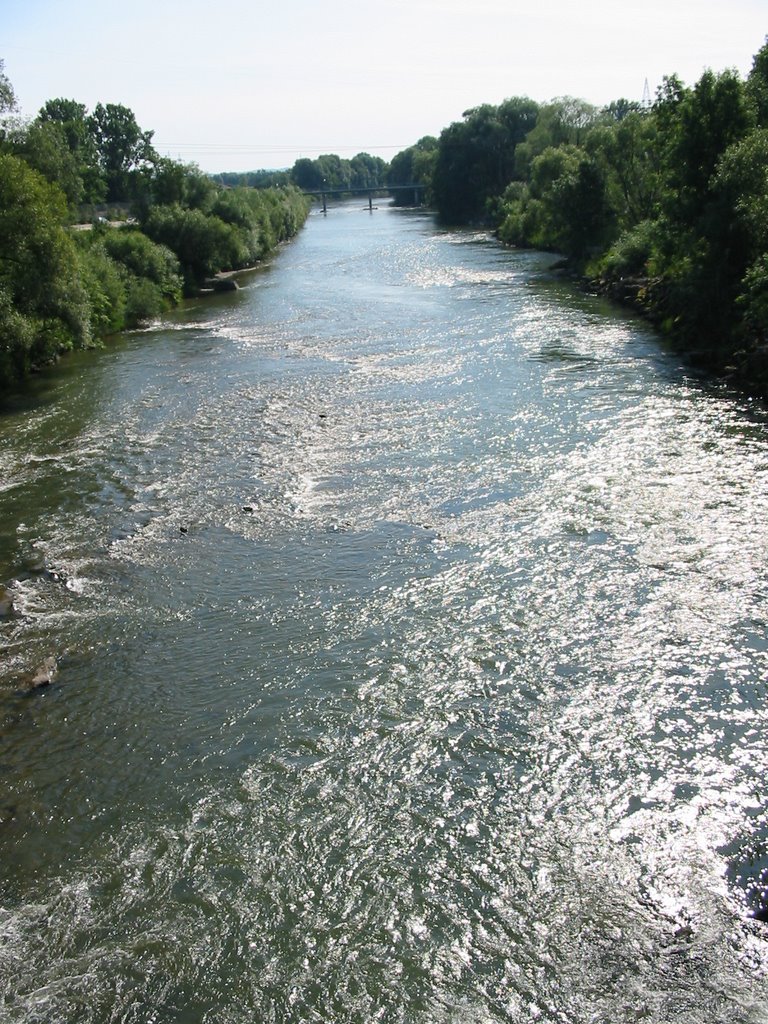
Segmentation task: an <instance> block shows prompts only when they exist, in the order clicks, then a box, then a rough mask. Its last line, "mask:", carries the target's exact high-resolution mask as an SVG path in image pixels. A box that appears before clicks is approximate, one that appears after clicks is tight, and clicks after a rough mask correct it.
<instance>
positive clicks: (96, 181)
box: [0, 61, 308, 392]
mask: <svg viewBox="0 0 768 1024" xmlns="http://www.w3.org/2000/svg"><path fill="white" fill-rule="evenodd" d="M15 109H16V103H15V97H14V93H13V88H12V86H11V83H10V82H9V81H8V79H7V77H6V76H5V74H4V73H3V64H2V62H1V61H0V392H2V391H7V390H8V389H9V388H11V387H13V386H14V385H16V384H18V383H19V382H20V381H21V380H23V378H24V377H25V376H26V374H28V373H29V371H30V370H31V369H33V368H35V367H37V366H40V365H42V364H44V363H45V362H48V361H50V360H51V359H53V358H55V357H56V356H57V355H59V354H60V353H62V352H66V351H69V350H71V349H75V348H82V347H87V346H89V345H93V344H96V343H98V341H99V339H101V338H103V337H104V336H106V335H108V334H111V333H114V332H116V331H119V330H122V329H124V328H126V327H132V326H135V325H137V324H139V323H141V322H142V321H145V320H147V319H150V318H152V317H155V316H157V315H158V314H159V313H161V312H162V311H163V310H164V309H167V308H169V307H170V306H172V305H173V304H175V303H177V302H178V301H179V299H180V298H181V297H182V295H185V294H186V295H189V294H194V293H195V292H197V291H198V290H199V289H200V287H201V286H202V285H203V283H204V281H205V280H206V278H209V277H211V276H213V275H215V274H216V273H218V272H219V271H222V270H237V269H241V268H243V267H247V266H251V265H253V264H254V263H255V262H257V261H258V260H260V259H262V258H263V257H264V256H266V255H267V254H268V253H269V252H271V251H272V250H273V249H274V248H275V246H276V245H277V244H278V243H279V242H281V241H282V240H284V239H287V238H290V237H291V236H292V235H294V234H295V233H296V232H297V231H298V230H299V228H300V227H301V225H302V224H303V222H304V219H305V218H306V215H307V212H308V203H307V200H306V199H305V197H304V196H303V195H302V194H301V192H300V191H299V190H298V189H297V188H295V187H294V186H292V185H290V184H286V185H282V186H281V187H272V188H267V189H262V190H259V191H255V190H253V189H247V188H242V187H241V188H223V187H222V186H221V185H220V184H217V183H215V182H214V181H213V180H212V179H211V178H210V177H208V176H207V175H205V174H203V173H202V172H201V171H200V170H199V169H198V168H197V167H194V166H188V165H184V164H180V163H177V162H175V161H173V160H169V159H166V158H163V157H160V156H158V154H157V153H156V152H155V150H154V149H153V147H152V132H146V131H143V130H142V129H141V128H140V127H139V126H138V124H137V123H136V119H135V117H134V115H133V113H132V112H131V111H130V110H129V109H128V108H127V107H124V106H122V105H120V104H106V105H102V104H97V106H96V108H95V109H94V110H93V111H92V112H91V113H89V112H88V110H87V109H86V107H85V106H84V105H83V104H81V103H77V102H76V101H74V100H65V99H54V100H50V101H48V102H47V103H46V104H45V106H44V107H43V108H42V109H41V110H40V112H39V113H38V115H37V117H35V118H34V119H33V120H31V121H23V120H21V119H20V118H18V117H17V116H16V115H15ZM102 204H109V206H102ZM99 209H104V211H105V212H106V211H107V210H111V211H112V213H113V214H114V213H115V211H119V214H118V215H119V216H120V217H121V218H123V219H124V221H125V223H124V224H123V225H122V226H120V227H114V226H109V225H108V224H107V223H106V218H104V217H99V218H96V220H97V222H96V223H95V224H94V226H93V230H75V227H76V222H77V221H79V220H82V218H83V216H84V215H86V216H88V217H91V218H92V217H93V216H94V213H95V211H97V210H99Z"/></svg>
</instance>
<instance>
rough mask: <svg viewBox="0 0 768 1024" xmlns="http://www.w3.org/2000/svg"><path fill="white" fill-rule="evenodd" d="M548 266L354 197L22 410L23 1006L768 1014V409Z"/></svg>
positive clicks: (2, 852) (611, 1019)
mask: <svg viewBox="0 0 768 1024" xmlns="http://www.w3.org/2000/svg"><path fill="white" fill-rule="evenodd" d="M547 264H548V258H547V257H544V256H540V255H537V254H531V253H518V252H512V251H505V250H502V249H500V248H499V247H497V246H496V244H495V243H493V242H492V241H490V240H489V239H488V238H486V237H485V236H481V235H476V234H471V233H459V232H446V231H440V230H438V229H436V227H435V225H434V223H433V222H432V220H431V219H430V218H429V217H428V216H427V215H424V214H414V213H407V212H402V211H396V210H392V209H388V208H385V207H382V208H381V209H379V210H377V211H374V213H373V214H369V213H368V211H367V209H366V210H365V211H363V210H361V209H360V204H348V205H346V206H342V207H340V208H337V209H334V210H330V211H329V213H328V216H327V217H325V218H323V217H322V216H321V215H314V216H313V217H312V218H311V219H310V221H309V223H308V225H307V227H306V229H305V231H304V232H303V234H302V235H301V237H300V238H299V239H298V240H297V241H296V242H295V243H293V244H292V245H291V246H290V247H288V248H286V249H284V250H283V251H282V252H281V254H280V255H279V257H278V258H277V259H276V260H275V263H274V265H273V266H272V267H271V268H270V269H268V270H266V271H264V272H261V273H258V274H255V275H253V276H251V277H250V278H249V279H248V281H247V284H246V286H245V287H244V288H243V289H242V290H241V291H240V292H238V293H236V294H234V295H231V296H226V297H221V298H216V299H211V300H207V301H204V302H200V303H199V304H197V305H192V306H190V307H189V308H187V309H186V310H185V311H183V312H181V313H178V314H175V315H174V316H173V317H171V318H169V319H168V321H167V322H164V323H161V324H158V325H156V326H154V327H153V328H152V329H151V330H148V331H145V332H140V333H137V334H135V335H132V336H130V337H128V338H127V339H124V340H122V341H120V342H119V343H118V344H116V345H115V346H113V347H110V349H109V350H108V351H105V352H103V353H99V354H97V355H95V356H94V355H89V356H84V357H79V358H75V359H72V360H70V361H69V362H68V363H67V364H66V365H64V366H63V367H61V368H59V369H58V370H57V371H56V372H55V373H53V374H51V375H49V376H48V377H47V378H46V379H44V380H41V381H40V382H39V383H38V385H37V387H36V391H35V394H34V395H32V396H31V397H30V398H29V399H28V400H27V401H26V404H25V405H24V407H19V408H18V409H17V410H16V411H14V412H12V413H10V414H9V415H6V416H4V417H3V418H2V419H0V487H1V488H2V490H1V491H0V583H4V584H5V585H6V587H7V590H8V592H9V594H10V596H11V597H12V600H13V604H14V608H15V613H16V614H15V615H14V617H12V618H6V619H4V620H2V621H0V643H2V645H3V646H2V649H3V654H4V662H3V664H4V667H3V670H2V675H0V1019H2V1020H3V1021H9V1022H38V1021H40V1022H42V1021H46V1022H48V1021H62V1022H93V1024H97V1022H98V1024H101V1022H107V1021H109V1022H121V1024H122V1022H137V1024H139V1022H141V1024H144V1022H157V1024H165V1022H179V1024H193V1022H200V1024H234V1022H238V1024H239V1022H251V1021H264V1022H274V1024H283V1022H286V1024H294V1022H296V1024H298V1022H355V1024H358V1022H359V1024H368V1022H375V1021H381V1022H385V1024H396V1022H413V1024H417V1022H418V1024H422V1022H424V1024H427V1022H429V1024H432V1022H435V1024H438V1022H440V1024H442V1022H455V1024H459V1022H461V1024H464V1022H470V1024H486V1022H497V1021H509V1022H526V1021H537V1022H556V1024H619V1022H624V1021H643V1022H665V1021H670V1022H672V1021H674V1022H690V1024H694V1022H695V1024H710V1022H729V1024H730V1022H732V1024H759V1022H765V1021H767V1020H768V978H766V971H767V969H768V944H767V939H766V933H768V925H766V924H763V923H762V922H761V921H759V920H757V919H753V918H752V917H751V916H750V914H751V913H753V912H755V911H760V909H761V907H763V906H764V905H765V903H764V897H763V895H762V888H761V887H762V885H763V884H768V875H767V874H766V872H768V846H767V845H766V843H767V842H768V822H767V820H766V778H767V777H768V749H767V747H766V741H765V735H766V733H765V725H766V697H767V696H768V685H767V680H768V672H767V668H768V656H767V651H768V642H767V640H766V615H767V614H768V557H767V556H768V517H767V516H766V511H767V510H768V447H767V445H766V441H767V437H766V421H765V417H764V415H763V413H762V412H761V411H760V410H759V409H756V408H752V407H751V406H750V405H749V403H748V402H747V401H746V400H742V399H738V398H735V397H734V396H732V395H729V394H728V393H725V392H722V391H714V392H713V391H712V390H711V389H708V388H707V387H706V386H705V385H704V384H703V383H702V382H700V381H698V380H696V379H695V378H693V377H691V376H690V375H688V374H687V373H686V371H685V369H684V368H683V367H682V366H681V365H680V364H679V363H678V362H677V361H676V360H675V359H674V358H673V357H671V356H669V355H668V354H667V353H665V351H664V350H663V348H662V347H661V345H660V344H659V342H658V341H657V340H656V339H655V338H654V336H653V335H652V334H651V333H650V332H649V331H648V329H647V328H646V327H645V326H643V325H642V324H641V323H639V322H637V321H635V320H631V319H627V317H626V316H624V315H622V314H620V313H617V312H616V311H614V310H611V308H610V307H608V306H606V305H605V304H603V303H602V302H601V301H599V300H597V299H593V298H590V297H585V296H581V295H579V294H574V292H573V291H572V290H571V288H570V287H569V286H567V285H565V284H564V283H562V282H558V281H556V280H554V279H553V278H552V277H551V276H550V275H549V274H548V272H547V270H546V267H547ZM50 656H56V657H57V658H58V660H59V673H58V676H57V678H56V679H55V681H54V683H53V685H52V686H50V687H47V688H45V689H43V690H40V691H38V692H35V693H33V694H31V695H30V694H28V693H26V692H25V685H26V682H27V681H28V680H29V678H30V676H31V675H32V674H33V673H34V670H35V668H36V666H37V665H39V664H40V663H41V662H42V661H43V660H44V659H45V658H47V657H50Z"/></svg>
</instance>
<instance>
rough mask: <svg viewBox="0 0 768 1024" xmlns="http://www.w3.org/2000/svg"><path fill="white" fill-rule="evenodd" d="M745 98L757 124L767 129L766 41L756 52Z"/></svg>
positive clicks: (767, 68)
mask: <svg viewBox="0 0 768 1024" xmlns="http://www.w3.org/2000/svg"><path fill="white" fill-rule="evenodd" d="M747 96H748V98H749V101H750V103H751V104H752V109H753V112H754V116H755V119H756V121H757V124H758V125H759V127H761V128H768V41H766V43H765V45H764V46H763V47H762V48H761V49H760V50H758V51H757V53H756V55H755V59H754V61H753V62H752V70H751V71H750V73H749V78H748V79H747Z"/></svg>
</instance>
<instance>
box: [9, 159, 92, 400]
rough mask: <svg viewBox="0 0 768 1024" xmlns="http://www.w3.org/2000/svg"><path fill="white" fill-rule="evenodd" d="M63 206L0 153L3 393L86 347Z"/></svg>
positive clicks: (85, 313) (56, 193) (83, 309)
mask: <svg viewBox="0 0 768 1024" xmlns="http://www.w3.org/2000/svg"><path fill="white" fill-rule="evenodd" d="M65 219H66V202H65V199H64V196H63V194H62V193H61V191H60V190H59V189H58V188H56V187H55V186H54V185H51V184H49V183H48V182H47V181H46V180H45V179H44V178H43V177H42V176H41V175H40V174H38V173H37V172H36V171H34V170H33V169H32V168H31V167H29V165H28V164H27V163H26V162H25V161H24V160H22V159H21V158H20V157H17V156H13V155H11V154H0V295H1V296H2V302H1V303H0V305H2V307H3V309H4V310H5V312H4V314H3V316H4V319H5V322H6V324H7V325H8V327H9V334H8V335H6V336H0V380H1V381H2V382H3V384H4V385H5V386H6V387H7V386H8V385H9V384H10V383H13V382H15V381H17V380H19V379H21V377H23V376H24V374H25V373H26V372H27V371H28V369H29V368H30V366H32V365H35V364H39V363H41V362H45V361H46V360H48V359H50V358H51V357H52V356H54V355H56V354H57V353H59V352H62V351H65V350H67V349H71V348H74V347H78V346H82V345H85V344H87V343H88V342H89V341H90V323H89V312H90V311H89V306H88V299H87V295H86V293H85V291H84V289H83V286H82V283H81V281H80V279H79V276H78V273H77V258H76V255H75V251H74V245H73V243H72V239H71V238H70V237H69V234H68V233H67V231H66V230H65V229H64V227H63V226H62V224H63V222H64V220H65Z"/></svg>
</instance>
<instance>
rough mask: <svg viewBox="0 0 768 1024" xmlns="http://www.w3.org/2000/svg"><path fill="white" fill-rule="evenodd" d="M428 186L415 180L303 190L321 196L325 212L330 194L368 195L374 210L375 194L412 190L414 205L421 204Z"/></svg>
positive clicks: (325, 211) (316, 196) (314, 196)
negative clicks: (399, 182) (354, 186)
mask: <svg viewBox="0 0 768 1024" xmlns="http://www.w3.org/2000/svg"><path fill="white" fill-rule="evenodd" d="M426 187H427V186H426V185H422V184H421V182H418V181H414V182H412V183H411V184H409V185H373V186H368V187H358V188H315V189H312V188H303V189H302V192H303V193H304V195H305V196H312V197H313V198H315V199H317V198H319V199H320V201H321V202H322V204H323V213H327V212H328V197H329V196H355V195H367V196H368V209H369V210H373V197H374V195H381V194H382V193H384V194H387V193H390V192H412V193H413V205H414V206H421V204H422V202H423V199H424V190H425V189H426Z"/></svg>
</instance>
